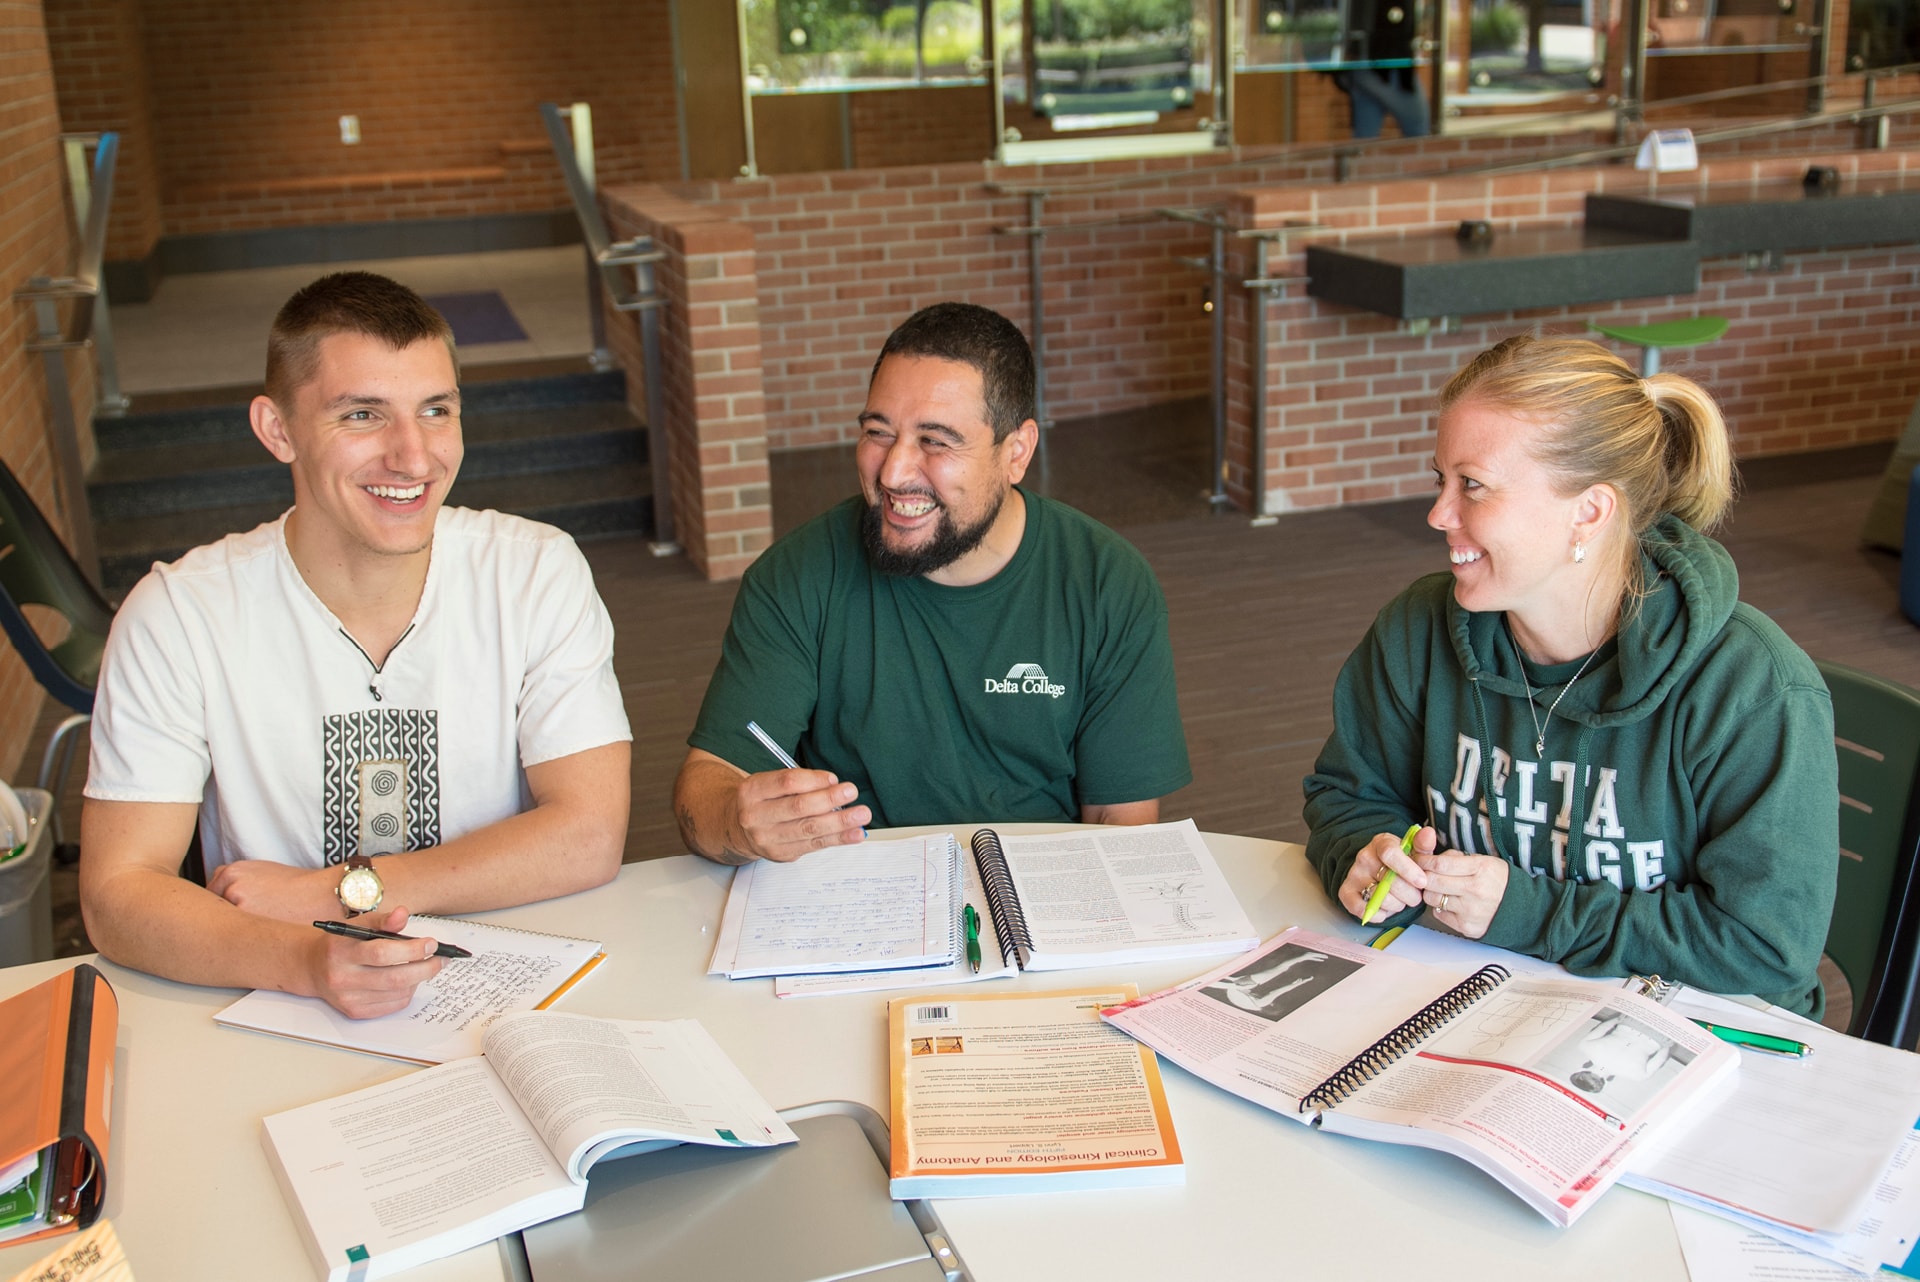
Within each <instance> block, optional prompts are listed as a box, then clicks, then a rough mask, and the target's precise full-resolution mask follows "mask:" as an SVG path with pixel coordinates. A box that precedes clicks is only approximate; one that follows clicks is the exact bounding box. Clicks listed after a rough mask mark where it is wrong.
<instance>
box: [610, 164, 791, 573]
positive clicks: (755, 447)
mask: <svg viewBox="0 0 1920 1282" xmlns="http://www.w3.org/2000/svg"><path fill="white" fill-rule="evenodd" d="M604 198H605V201H606V205H607V214H608V221H609V223H611V224H612V227H613V234H614V235H615V236H616V237H617V238H620V239H625V238H627V237H631V236H636V235H648V236H652V237H653V238H654V241H655V243H656V244H657V245H658V246H659V247H660V248H661V249H663V250H665V251H666V254H667V257H666V259H665V261H663V262H661V263H659V264H657V265H656V267H655V273H656V277H657V282H658V287H659V290H660V292H661V294H662V295H663V296H664V297H665V298H666V300H667V301H666V306H665V311H664V315H663V317H662V324H661V341H660V346H661V363H662V365H663V366H664V367H665V368H664V370H663V375H664V381H665V384H666V386H665V388H664V389H663V391H664V393H665V396H664V399H665V401H666V418H667V422H666V431H667V436H668V446H667V449H668V454H669V466H670V467H671V470H672V478H671V479H672V489H673V519H674V534H675V537H676V538H678V540H679V541H680V544H681V546H682V547H684V548H685V549H686V550H687V556H688V557H689V558H690V559H691V560H692V561H693V563H694V565H696V566H697V567H699V569H700V572H701V573H702V574H704V575H706V576H707V577H708V578H709V579H730V578H736V577H738V576H739V575H740V574H742V573H744V572H745V570H746V568H747V567H748V566H749V565H751V564H752V563H753V560H754V558H755V557H757V556H758V555H760V553H761V552H762V551H764V550H765V549H766V547H767V545H768V544H769V543H771V542H772V541H773V500H772V491H771V487H770V485H769V482H768V478H767V420H766V405H765V395H764V392H763V390H762V384H761V361H760V314H759V307H760V304H759V278H758V275H757V270H756V258H755V252H754V238H753V232H752V231H751V230H750V229H749V228H747V227H746V226H745V225H743V224H741V223H736V222H732V221H730V220H728V219H727V218H726V217H725V216H724V215H723V214H721V213H718V212H716V211H714V210H713V209H711V208H707V207H702V206H699V205H694V204H692V203H690V202H688V201H684V200H682V199H680V198H679V197H676V196H673V195H670V194H669V193H667V192H665V191H663V190H662V189H660V188H658V187H654V186H650V185H636V186H628V187H618V188H612V189H608V190H607V191H606V192H605V193H604ZM608 339H609V343H610V344H611V346H612V347H613V350H614V352H615V354H616V355H617V356H618V357H619V359H620V363H621V366H622V367H623V368H624V369H625V370H626V372H627V395H628V399H629V401H630V402H631V403H632V404H633V405H634V406H635V407H636V412H639V413H643V414H644V410H643V409H641V408H640V407H643V406H644V405H645V404H646V395H645V379H646V375H645V366H644V364H643V362H642V360H641V355H640V337H639V331H638V328H637V326H636V324H635V322H634V320H633V318H632V317H631V316H625V315H618V314H616V315H614V316H613V317H612V318H611V319H610V321H609V324H608ZM650 463H651V466H653V467H659V466H660V460H658V459H654V460H650Z"/></svg>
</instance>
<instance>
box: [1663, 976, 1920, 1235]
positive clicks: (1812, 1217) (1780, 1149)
mask: <svg viewBox="0 0 1920 1282" xmlns="http://www.w3.org/2000/svg"><path fill="white" fill-rule="evenodd" d="M1672 1008H1673V1009H1674V1010H1675V1011H1677V1012H1679V1013H1681V1014H1684V1015H1687V1016H1690V1017H1695V1018H1700V1019H1711V1020H1718V1021H1721V1022H1724V1023H1728V1024H1734V1025H1736V1026H1738V1027H1740V1028H1745V1029H1752V1030H1755V1031H1758V1032H1768V1033H1779V1034H1781V1035H1782V1036H1787V1037H1793V1038H1798V1039H1799V1040H1801V1041H1804V1042H1806V1043H1808V1044H1809V1045H1811V1046H1812V1047H1814V1053H1813V1054H1812V1055H1811V1056H1809V1057H1807V1058H1806V1059H1794V1058H1790V1057H1786V1056H1779V1055H1767V1054H1762V1053H1756V1052H1752V1051H1747V1052H1743V1053H1742V1055H1741V1061H1742V1062H1741V1066H1740V1085H1739V1089H1738V1090H1737V1091H1735V1092H1734V1094H1733V1095H1732V1096H1730V1097H1729V1098H1728V1099H1727V1100H1726V1101H1725V1102H1724V1103H1722V1104H1721V1105H1720V1107H1719V1108H1717V1109H1715V1110H1714V1111H1713V1112H1712V1113H1711V1114H1710V1115H1708V1116H1707V1117H1706V1118H1704V1119H1702V1120H1701V1122H1700V1124H1699V1125H1698V1126H1696V1127H1694V1128H1693V1129H1692V1130H1690V1131H1688V1132H1687V1133H1686V1134H1685V1135H1684V1136H1682V1137H1680V1139H1679V1140H1677V1141H1676V1142H1675V1143H1674V1144H1672V1145H1670V1146H1668V1147H1667V1148H1666V1149H1664V1150H1663V1151H1661V1152H1658V1153H1655V1154H1652V1155H1650V1157H1649V1158H1647V1159H1645V1160H1642V1161H1640V1162H1636V1163H1635V1165H1634V1168H1633V1170H1632V1171H1631V1172H1630V1173H1629V1174H1628V1175H1627V1176H1626V1177H1625V1182H1626V1183H1628V1184H1631V1185H1633V1186H1634V1187H1637V1188H1647V1189H1648V1191H1650V1192H1655V1193H1660V1194H1662V1195H1663V1196H1665V1195H1668V1194H1669V1191H1670V1190H1680V1191H1684V1192H1690V1193H1693V1194H1697V1195H1701V1196H1705V1197H1708V1198H1711V1199H1712V1200H1714V1201H1716V1202H1720V1203H1724V1204H1726V1205H1727V1206H1729V1207H1731V1208H1733V1209H1734V1210H1737V1211H1741V1212H1745V1213H1747V1214H1751V1215H1756V1216H1761V1217H1764V1218H1766V1219H1769V1220H1773V1221H1776V1222H1778V1223H1780V1224H1782V1225H1785V1226H1787V1227H1790V1228H1798V1229H1802V1230H1809V1231H1813V1232H1819V1233H1829V1234H1847V1233H1851V1232H1853V1231H1854V1229H1855V1228H1856V1226H1857V1225H1858V1224H1859V1222H1860V1220H1861V1218H1862V1216H1863V1215H1864V1214H1865V1213H1866V1211H1867V1210H1868V1208H1869V1205H1870V1203H1871V1202H1872V1200H1873V1199H1874V1198H1875V1196H1876V1190H1877V1189H1878V1188H1879V1187H1880V1183H1881V1179H1882V1175H1883V1173H1885V1172H1886V1171H1887V1170H1888V1168H1889V1165H1890V1164H1891V1163H1892V1161H1893V1159H1894V1155H1895V1152H1896V1150H1898V1149H1899V1148H1900V1146H1901V1145H1902V1144H1903V1143H1904V1142H1905V1141H1906V1139H1907V1137H1908V1134H1909V1132H1910V1131H1911V1130H1912V1128H1913V1125H1914V1119H1915V1118H1920V1072H1916V1071H1915V1069H1916V1067H1920V1060H1916V1059H1915V1058H1914V1056H1912V1055H1911V1054H1909V1053H1907V1052H1905V1051H1896V1050H1893V1049H1891V1048H1889V1047H1885V1046H1876V1045H1874V1044H1873V1043H1871V1042H1863V1041H1860V1040H1859V1039H1858V1038H1852V1037H1847V1036H1845V1035H1844V1034H1841V1033H1836V1032H1833V1031H1832V1030H1830V1029H1826V1028H1821V1027H1819V1026H1818V1025H1815V1024H1812V1023H1810V1022H1809V1021H1807V1020H1803V1019H1800V1018H1797V1017H1795V1016H1793V1015H1790V1014H1788V1013H1787V1012H1785V1011H1779V1012H1774V1011H1760V1010H1754V1009H1752V1008H1751V1007H1747V1006H1743V1005H1741V1004H1739V1003H1737V1002H1732V1001H1729V1000H1728V999H1726V998H1723V997H1713V996H1711V995H1708V994H1705V993H1697V992H1694V991H1692V990H1688V991H1686V992H1684V993H1682V994H1681V995H1680V996H1679V997H1678V998H1676V999H1675V1000H1674V1002H1673V1004H1672ZM1649 1185H1652V1186H1653V1187H1649Z"/></svg>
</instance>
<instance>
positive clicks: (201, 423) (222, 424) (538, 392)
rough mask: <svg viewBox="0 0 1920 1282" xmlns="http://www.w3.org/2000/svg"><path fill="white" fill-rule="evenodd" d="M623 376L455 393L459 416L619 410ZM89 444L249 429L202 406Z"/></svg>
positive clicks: (131, 443) (222, 435)
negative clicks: (586, 408) (574, 408)
mask: <svg viewBox="0 0 1920 1282" xmlns="http://www.w3.org/2000/svg"><path fill="white" fill-rule="evenodd" d="M626 388H627V381H626V376H625V375H624V374H622V373H621V372H620V371H619V370H608V371H606V372H604V373H593V372H586V373H579V374H561V375H555V376H552V377H547V378H510V379H501V380H499V381H497V382H491V383H467V384H465V385H463V386H462V387H461V389H460V406H461V412H462V417H463V418H468V419H470V418H471V417H473V416H475V415H480V414H493V413H507V412H524V411H528V410H550V409H558V408H561V407H565V406H576V405H618V406H623V407H624V406H625V404H626V399H627V391H626ZM93 435H94V440H95V441H96V442H97V443H98V444H99V447H100V451H101V453H102V454H103V455H104V454H106V453H109V452H112V451H117V450H131V449H143V448H147V447H151V446H161V445H194V444H204V443H207V442H211V441H251V440H252V439H253V429H252V427H251V426H250V425H249V424H248V421H247V407H246V405H245V404H244V403H241V404H232V405H208V406H199V407H196V408H193V409H180V410H160V411H157V412H154V413H149V414H129V415H126V416H125V417H123V418H99V419H96V420H94V425H93Z"/></svg>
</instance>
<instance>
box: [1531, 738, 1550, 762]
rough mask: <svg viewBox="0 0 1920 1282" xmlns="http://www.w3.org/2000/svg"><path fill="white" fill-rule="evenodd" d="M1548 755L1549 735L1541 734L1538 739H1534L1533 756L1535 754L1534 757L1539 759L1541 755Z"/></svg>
mask: <svg viewBox="0 0 1920 1282" xmlns="http://www.w3.org/2000/svg"><path fill="white" fill-rule="evenodd" d="M1546 755H1547V737H1546V736H1545V735H1541V736H1540V737H1539V738H1538V739H1535V740H1534V741H1533V756H1534V759H1535V760H1536V761H1537V760H1539V759H1540V758H1541V757H1544V756H1546Z"/></svg>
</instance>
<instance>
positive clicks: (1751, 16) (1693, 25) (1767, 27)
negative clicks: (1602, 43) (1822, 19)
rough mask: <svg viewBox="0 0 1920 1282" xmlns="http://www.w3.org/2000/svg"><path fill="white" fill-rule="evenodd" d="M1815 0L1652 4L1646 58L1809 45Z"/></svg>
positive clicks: (1785, 49)
mask: <svg viewBox="0 0 1920 1282" xmlns="http://www.w3.org/2000/svg"><path fill="white" fill-rule="evenodd" d="M1810 4H1811V0H1652V3H1651V4H1650V5H1649V6H1648V10H1647V30H1648V37H1647V56H1648V57H1650V58H1658V57H1662V56H1665V55H1670V54H1685V53H1704V52H1709V51H1710V52H1714V53H1725V52H1731V51H1735V50H1738V51H1741V52H1747V53H1786V52H1789V51H1792V50H1798V49H1805V48H1806V47H1807V41H1808V35H1807V18H1806V17H1805V16H1804V14H1802V13H1801V10H1802V9H1803V8H1804V7H1806V6H1808V5H1810Z"/></svg>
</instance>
